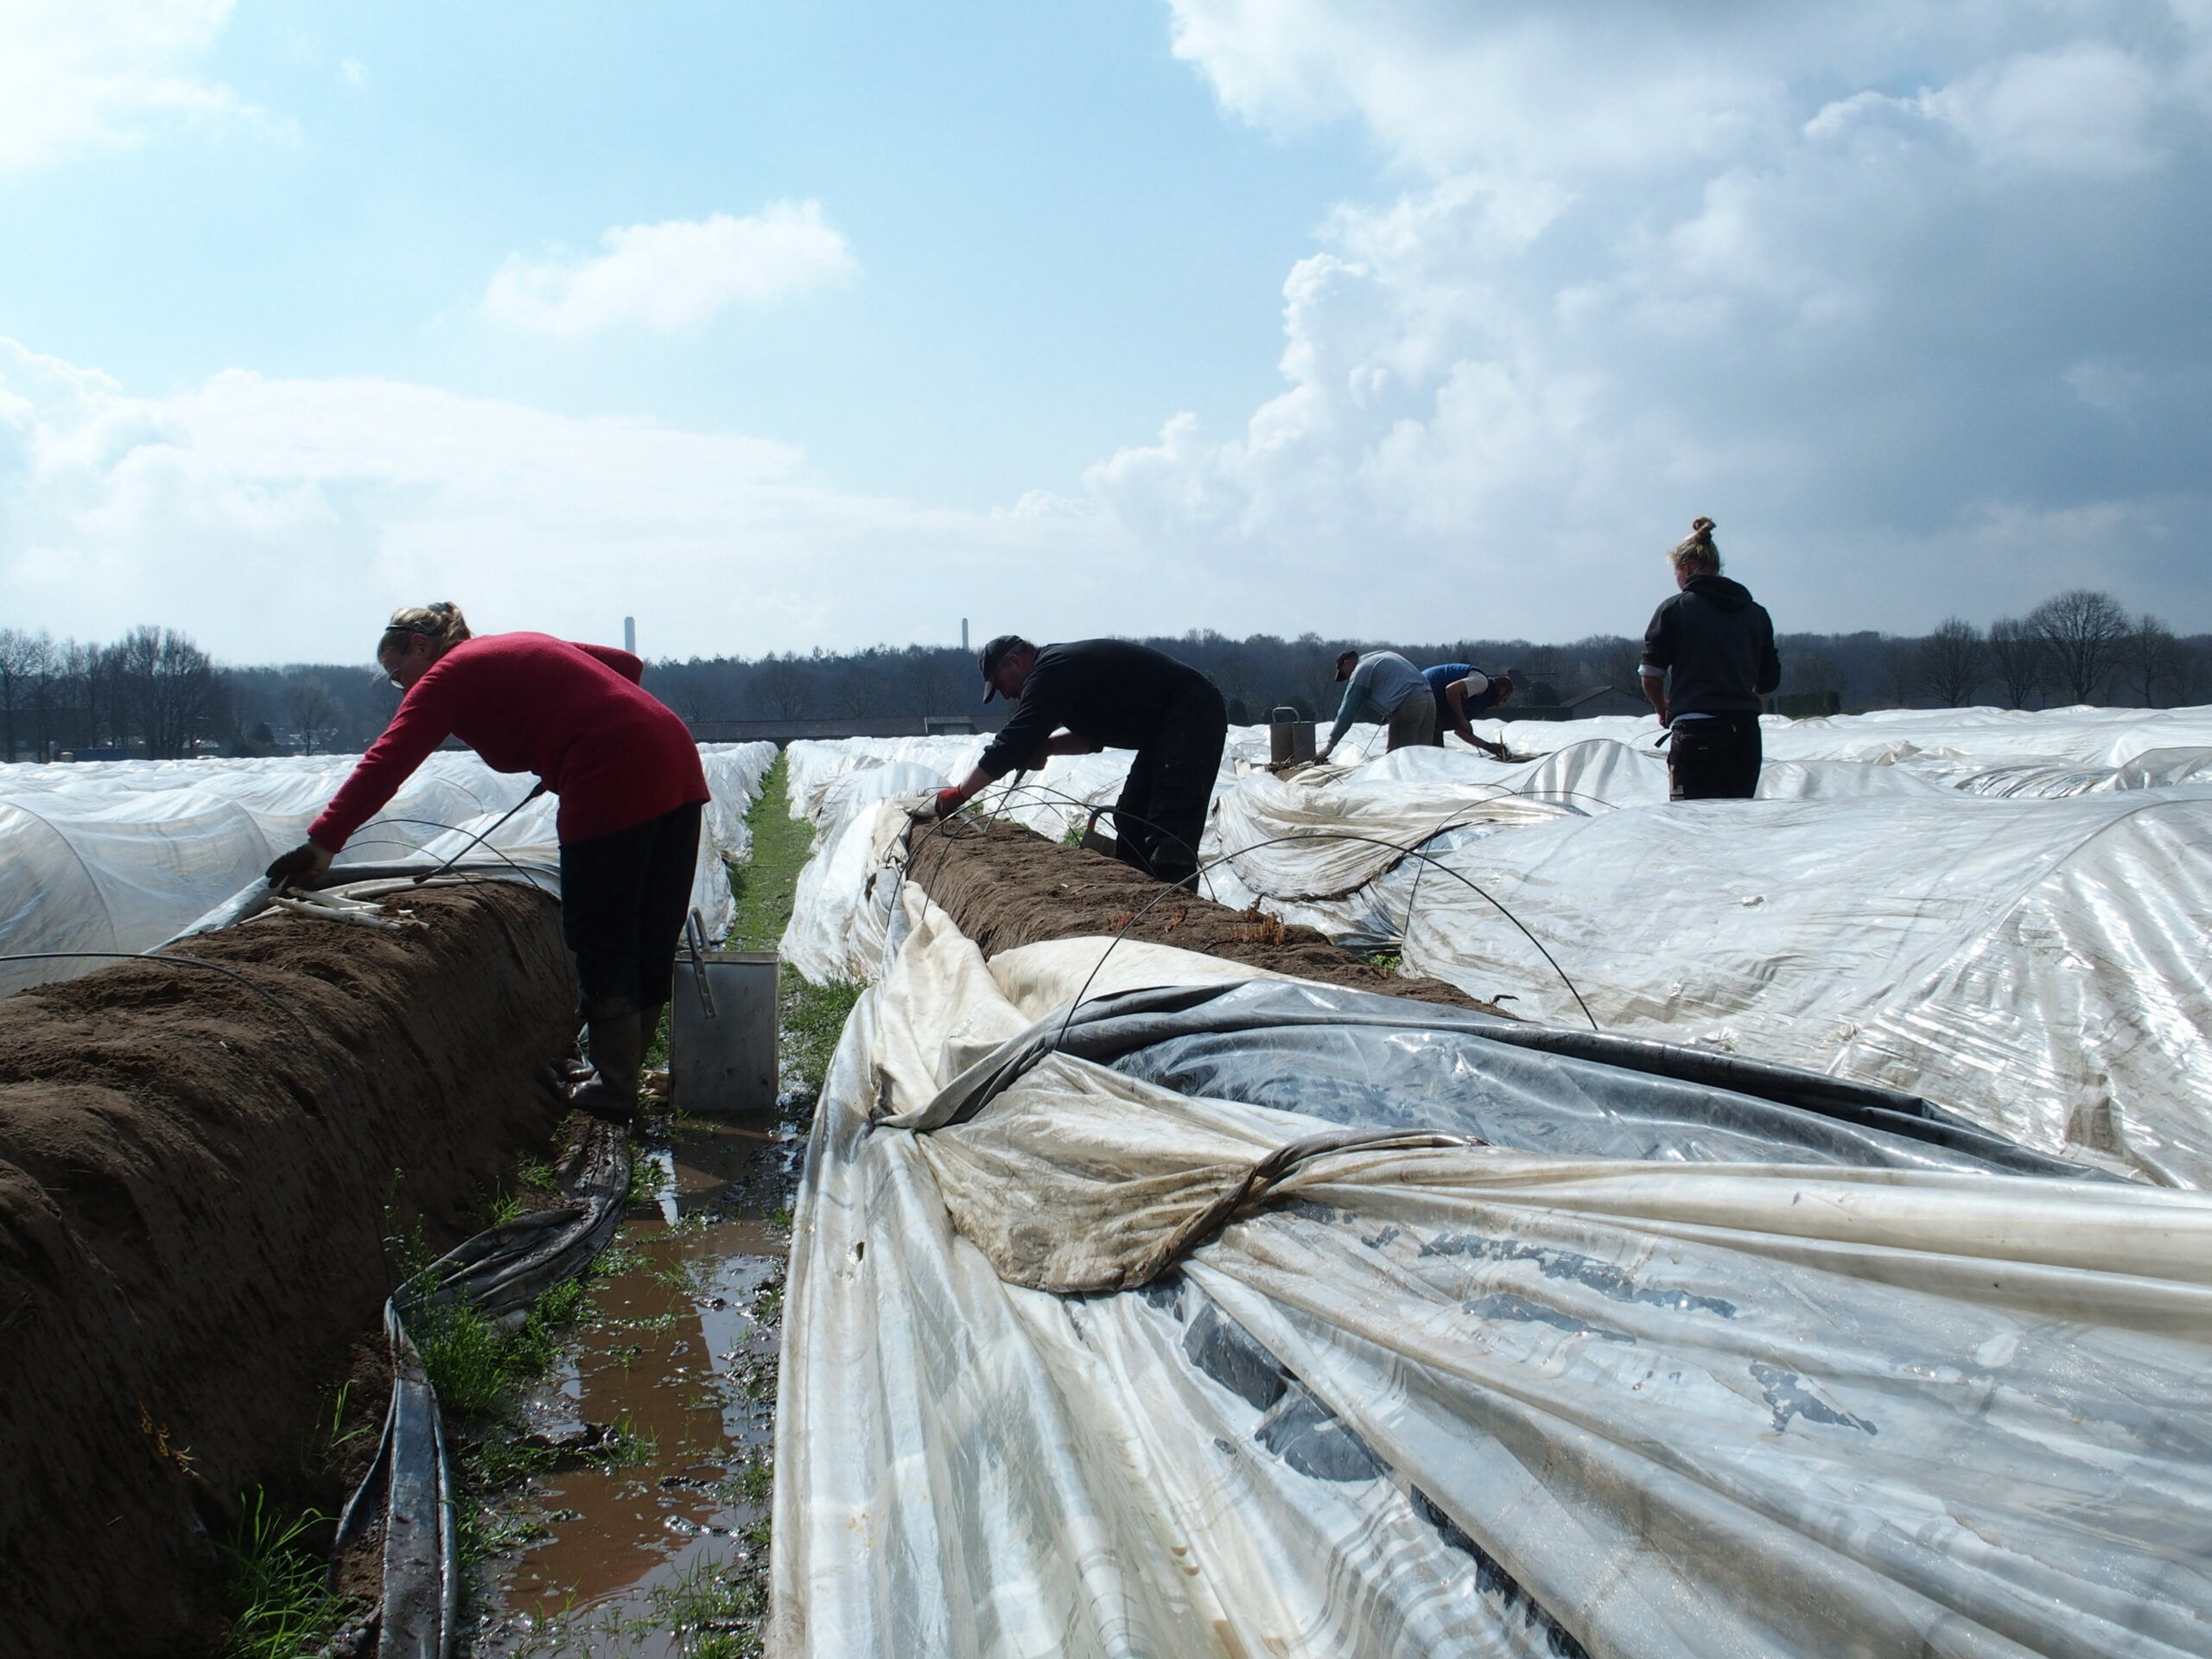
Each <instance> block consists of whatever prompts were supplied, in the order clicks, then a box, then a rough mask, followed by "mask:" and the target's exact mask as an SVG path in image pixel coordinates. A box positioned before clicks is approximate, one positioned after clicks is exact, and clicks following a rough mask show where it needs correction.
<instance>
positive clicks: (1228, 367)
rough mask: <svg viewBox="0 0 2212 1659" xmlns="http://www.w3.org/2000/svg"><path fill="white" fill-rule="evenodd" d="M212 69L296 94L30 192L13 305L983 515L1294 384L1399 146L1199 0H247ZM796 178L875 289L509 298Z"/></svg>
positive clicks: (127, 369)
mask: <svg viewBox="0 0 2212 1659" xmlns="http://www.w3.org/2000/svg"><path fill="white" fill-rule="evenodd" d="M195 67H196V69H197V72H198V73H199V74H200V75H201V76H202V77H204V78H205V79H207V80H208V81H211V82H213V83H217V84H219V85H222V86H226V87H227V88H229V89H230V90H231V91H232V92H234V93H235V94H236V95H237V97H238V99H240V100H241V101H243V102H245V103H247V104H250V105H254V106H256V107H257V108H258V109H259V110H261V111H266V112H267V117H266V121H265V123H263V122H255V121H247V122H245V123H243V124H238V125H234V126H232V128H231V129H230V130H207V129H202V130H197V131H187V132H184V133H181V134H178V135H175V136H174V137H166V138H162V139H159V140H141V141H140V142H138V143H136V144H134V145H133V146H131V147H130V149H124V150H120V151H118V150H113V149H94V150H92V152H91V153H89V154H80V155H79V156H74V157H73V158H70V159H68V160H67V161H63V162H59V163H58V164H55V165H52V166H49V167H47V168H41V169H40V170H39V171H38V172H36V173H34V174H31V175H29V176H25V177H19V178H17V179H16V180H14V181H11V182H10V183H9V184H8V185H7V186H5V187H4V188H0V246H8V247H12V248H14V249H16V250H17V254H16V256H15V257H9V258H8V259H7V260H6V261H5V263H4V264H0V319H4V327H0V332H5V333H7V334H10V336H11V337H13V338H16V339H17V340H22V341H23V342H24V343H25V344H27V345H30V346H33V347H34V348H35V349H37V350H40V351H44V352H50V353H54V355H57V356H60V357H62V358H65V359H68V360H69V361H71V362H73V363H79V364H86V365H94V366H98V367H99V368H101V369H104V370H105V371H106V372H109V373H111V374H112V375H115V376H116V377H117V378H119V379H120V380H122V381H123V382H124V384H126V385H130V386H131V387H132V388H133V389H134V390H139V391H160V390H167V389H171V388H176V387H181V386H184V385H190V384H193V383H195V382H197V381H200V380H201V379H203V378H206V377H207V376H208V375H210V374H213V373H214V372H218V371H219V370H221V369H225V368H231V367H238V366H245V367H251V368H253V369H255V370H257V371H258V372H261V373H264V374H266V375H270V376H272V377H274V376H305V377H319V378H320V377H334V376H345V375H377V376H383V377H387V378H397V379H405V380H413V381H421V382H426V383H429V384H434V385H439V386H442V387H445V388H448V389H450V390H452V391H458V392H461V393H464V394H467V395H470V396H483V397H507V398H518V399H521V400H523V401H525V402H528V403H531V404H536V405H537V406H540V407H543V408H546V409H550V410H560V411H563V412H565V413H568V414H571V415H577V416H590V415H607V414H625V415H632V416H639V417H640V418H645V419H649V420H653V421H657V422H660V423H666V424H671V425H677V426H683V427H692V428H703V429H721V430H734V431H740V432H746V433H752V434H756V435H772V436H774V437H776V438H778V439H779V440H781V441H784V442H791V443H796V444H799V445H802V446H804V448H805V449H806V451H807V454H808V456H809V458H810V461H811V462H812V463H813V466H814V467H815V469H816V470H817V473H818V475H819V476H821V477H822V478H823V480H826V481H829V482H831V483H833V484H836V485H839V486H843V487H849V488H855V489H866V490H871V491H888V492H891V493H912V494H916V495H919V496H923V497H925V498H927V499H931V500H932V501H938V502H943V503H944V504H947V505H961V506H968V507H976V508H984V507H988V505H991V504H992V503H994V502H996V501H1000V500H1002V499H1003V500H1010V499H1014V497H1016V496H1018V495H1020V493H1022V492H1023V491H1024V490H1027V489H1029V488H1031V487H1034V486H1038V485H1039V484H1043V485H1045V486H1048V487H1049V486H1055V485H1057V486H1058V487H1062V488H1068V487H1072V486H1074V485H1075V483H1076V482H1077V479H1078V477H1079V475H1080V474H1081V472H1082V469H1083V468H1084V467H1086V466H1087V465H1089V464H1090V462H1091V461H1095V460H1096V459H1097V458H1098V457H1099V456H1100V455H1101V454H1109V453H1111V451H1112V449H1113V448H1115V446H1116V444H1117V443H1119V442H1123V441H1126V440H1127V439H1128V438H1130V437H1132V436H1141V435H1145V434H1147V433H1148V432H1149V431H1150V429H1152V428H1154V426H1156V425H1157V424H1158V423H1159V421H1160V417H1161V411H1162V410H1168V411H1170V412H1172V411H1173V410H1174V409H1176V408H1179V407H1183V406H1185V405H1189V406H1191V407H1194V408H1197V409H1199V410H1205V412H1207V413H1208V414H1209V415H1211V416H1213V417H1215V418H1217V419H1219V420H1222V421H1232V420H1235V419H1236V418H1238V417H1240V416H1241V415H1242V414H1243V412H1244V411H1246V410H1249V408H1250V407H1252V406H1253V405H1254V404H1257V403H1258V402H1260V401H1261V400H1262V398H1264V397H1267V396H1268V395H1269V394H1270V393H1271V392H1272V391H1273V390H1274V380H1275V375H1274V357H1275V354H1276V353H1277V351H1278V349H1279V340H1280V334H1281V323H1280V320H1279V318H1278V316H1277V310H1278V307H1279V304H1280V292H1281V285H1282V276H1283V272H1284V271H1285V270H1287V269H1288V268H1289V266H1290V265H1291V264H1292V263H1293V262H1294V260H1295V259H1296V258H1297V257H1299V256H1300V254H1301V253H1302V252H1304V251H1306V248H1307V247H1308V246H1309V245H1310V244H1311V241H1312V238H1313V231H1314V228H1315V226H1317V225H1318V223H1319V221H1320V219H1322V218H1323V216H1324V215H1325V213H1326V212H1327V210H1328V207H1329V206H1330V203H1331V202H1332V200H1333V199H1334V198H1335V197H1336V195H1338V194H1341V193H1342V192H1343V191H1344V190H1345V189H1348V188H1351V187H1352V186H1353V185H1355V184H1356V183H1357V182H1358V181H1360V180H1361V179H1362V178H1363V176H1364V174H1365V168H1364V167H1363V164H1362V161H1361V149H1362V145H1361V143H1360V142H1359V139H1358V137H1357V134H1356V133H1352V132H1349V131H1334V132H1329V133H1325V134H1317V135H1314V136H1312V137H1307V138H1304V139H1301V140H1299V141H1295V142H1293V143H1278V142H1275V141H1274V140H1272V139H1270V138H1268V137H1266V136H1264V135H1263V134H1262V133H1260V132H1258V131H1255V130H1253V129H1252V128H1250V127H1249V126H1247V125H1245V124H1242V123H1236V122H1224V120H1222V119H1221V118H1220V116H1219V114H1218V113H1217V111H1216V109H1215V106H1214V102H1213V99H1212V96H1211V93H1210V92H1209V91H1208V89H1207V88H1206V86H1205V83H1204V81H1203V80H1202V79H1200V78H1199V77H1198V75H1196V74H1194V73H1192V70H1191V68H1190V67H1188V66H1187V65H1185V64H1182V63H1179V62H1177V61H1176V60H1174V58H1173V56H1172V54H1171V53H1170V50H1169V41H1168V31H1167V28H1166V19H1165V17H1164V15H1163V14H1161V13H1160V12H1159V11H1157V10H1152V9H1150V8H1147V7H1141V6H1128V5H1116V4H1106V3H1102V0H1069V3H1054V4H1052V5H1049V6H1044V5H1038V4H1035V3H1000V4H995V5H975V6H963V7H958V8H949V7H948V8H938V7H925V6H906V5H901V6H884V5H861V4H853V3H835V0H832V3H810V4H806V5H772V4H762V3H751V4H741V5H711V6H658V7H627V6H625V7H612V6H605V5H600V6H588V5H576V4H565V5H540V4H528V5H524V4H504V5H471V6H467V7H454V6H445V5H427V4H413V5H385V6H378V7H362V6H355V5H347V6H340V5H328V4H321V5H306V4H299V5H283V6H266V5H264V6H256V5H252V4H244V5H240V6H239V7H238V9H237V10H235V11H234V12H232V14H231V16H230V18H229V21H228V22H227V23H226V25H225V26H224V27H223V28H222V29H220V30H219V31H218V32H216V33H215V34H214V35H213V41H212V45H211V48H210V49H209V50H208V51H207V53H206V54H204V55H203V56H200V57H199V58H198V59H197V60H196V65H195ZM785 199H789V200H808V199H812V200H819V201H820V202H821V203H822V206H823V213H824V215H825V217H826V218H827V219H828V222H829V224H831V225H832V226H835V227H836V230H837V231H839V232H841V233H842V234H843V235H844V236H845V237H846V238H847V239H848V240H849V243H850V244H851V246H852V248H853V251H854V254H855V257H856V259H857V261H858V263H859V264H860V265H861V270H862V275H861V277H860V278H859V280H856V281H855V282H853V283H851V284H850V285H849V286H848V287H845V288H843V289H839V290H836V291H833V292H826V293H822V294H817V295H810V296H804V298H802V299H800V300H798V301H796V302H791V303H789V304H785V305H782V306H779V307H777V308H773V309H772V310H765V311H754V312H750V313H742V312H725V313H723V314H721V315H716V316H714V317H711V318H709V319H708V320H707V321H704V322H702V324H700V325H699V326H697V327H687V328H684V329H683V330H680V331H677V332H676V333H673V334H656V333H654V332H652V331H648V330H641V329H615V330H613V331H612V332H610V333H609V334H602V335H599V336H595V337H592V338H589V339H585V340H575V341H557V342H550V343H549V342H548V341H546V340H543V338H540V337H537V336H533V335H530V334H517V333H515V332H514V331H512V330H502V329H499V328H497V327H486V326H484V324H483V322H482V320H481V319H480V317H479V316H478V315H476V307H477V304H478V302H479V301H480V298H481V296H482V295H483V292H484V289H485V283H486V279H487V277H489V276H490V274H491V273H492V272H493V271H494V270H497V269H498V268H499V265H500V264H501V262H502V261H504V260H505V259H506V258H507V257H510V256H511V255H513V254H516V253H524V254H526V255H534V254H538V253H542V252H543V251H546V250H548V249H549V248H550V247H551V246H554V245H566V246H567V247H568V248H569V249H571V250H574V251H583V252H588V251H590V250H591V249H592V248H593V247H594V245H596V244H597V243H598V240H599V238H600V236H601V232H604V231H605V230H607V228H608V227H610V226H619V225H630V224H639V223H646V224H651V223H659V222H664V221H667V220H674V219H700V218H702V217H704V216H706V215H708V214H709V213H733V214H744V213H752V212H755V211H757V210H758V209H759V208H760V207H761V206H762V205H763V204H765V203H767V202H771V201H775V200H785ZM33 251H35V253H34V252H33ZM27 254H29V255H30V256H31V257H23V256H25V255H27Z"/></svg>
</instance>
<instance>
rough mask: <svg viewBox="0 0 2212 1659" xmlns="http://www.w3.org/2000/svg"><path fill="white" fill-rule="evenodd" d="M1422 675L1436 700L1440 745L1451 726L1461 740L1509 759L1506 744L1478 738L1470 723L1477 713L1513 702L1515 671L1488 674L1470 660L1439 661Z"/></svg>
mask: <svg viewBox="0 0 2212 1659" xmlns="http://www.w3.org/2000/svg"><path fill="white" fill-rule="evenodd" d="M1421 678H1423V679H1424V680H1427V682H1428V689H1429V691H1430V693H1431V694H1432V695H1433V696H1434V697H1435V699H1436V737H1435V742H1436V744H1437V746H1438V747H1442V746H1443V743H1444V734H1445V732H1446V730H1447V729H1449V730H1451V731H1455V732H1457V733H1459V741H1461V742H1462V743H1465V744H1469V745H1471V747H1475V748H1478V749H1480V750H1481V751H1482V752H1483V753H1484V754H1487V755H1489V756H1491V758H1493V759H1494V760H1510V759H1511V758H1512V757H1511V755H1510V753H1508V751H1507V749H1506V747H1505V745H1504V744H1503V743H1493V742H1491V741H1490V740H1489V739H1488V738H1483V737H1477V736H1476V735H1475V728H1473V726H1472V725H1471V724H1470V723H1469V722H1470V721H1473V720H1474V719H1476V718H1477V717H1478V715H1486V714H1488V713H1489V712H1490V711H1491V709H1496V708H1498V707H1501V706H1502V705H1503V704H1505V703H1508V702H1512V701H1513V671H1512V670H1511V669H1510V668H1509V669H1507V670H1506V671H1504V672H1503V674H1485V673H1484V672H1483V671H1481V670H1480V669H1478V668H1476V667H1475V666H1473V665H1472V664H1468V663H1439V664H1436V666H1435V667H1433V668H1424V669H1423V670H1421Z"/></svg>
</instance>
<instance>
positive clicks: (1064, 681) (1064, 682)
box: [937, 633, 1229, 885]
mask: <svg viewBox="0 0 2212 1659" xmlns="http://www.w3.org/2000/svg"><path fill="white" fill-rule="evenodd" d="M976 665H977V666H978V667H979V668H981V669H982V672H983V701H984V702H989V701H990V700H991V699H992V698H993V697H995V696H1006V697H1009V698H1019V699H1020V705H1021V706H1020V708H1018V709H1015V710H1014V718H1013V719H1011V720H1009V721H1007V723H1006V726H1005V728H1004V729H1003V730H1001V732H1000V733H999V734H998V735H997V736H996V737H995V738H993V739H992V740H991V742H990V745H989V747H987V748H986V749H984V751H983V754H982V759H981V760H978V761H977V762H976V769H975V770H974V771H973V772H969V774H968V776H967V777H966V778H965V779H962V780H961V782H960V783H959V784H957V785H955V786H954V787H952V788H950V789H941V790H939V791H938V795H937V815H938V817H941V818H942V817H947V816H949V815H950V814H951V813H953V812H957V811H958V810H960V807H961V806H962V804H963V803H965V802H966V801H967V800H968V799H969V798H970V797H972V796H974V795H975V794H976V792H977V791H980V790H982V789H983V788H985V787H986V786H987V785H989V784H990V783H992V782H993V781H994V780H995V779H999V778H1001V777H1003V776H1005V775H1006V774H1007V772H1012V771H1014V769H1015V768H1016V767H1020V769H1022V770H1023V771H1034V770H1035V769H1036V768H1038V767H1039V766H1043V765H1044V764H1045V761H1046V757H1048V756H1050V755H1055V754H1093V753H1096V752H1097V751H1098V750H1100V749H1135V751H1136V752H1137V756H1136V760H1135V761H1134V762H1133V763H1132V764H1131V765H1130V767H1129V777H1128V782H1127V783H1125V784H1124V785H1122V798H1121V799H1120V800H1119V801H1117V802H1116V803H1115V805H1114V849H1115V852H1116V855H1118V856H1119V857H1120V858H1121V860H1122V862H1123V863H1124V864H1128V865H1133V866H1135V868H1138V869H1140V870H1142V871H1144V872H1145V874H1147V875H1152V876H1156V877H1157V878H1159V879H1160V880H1162V881H1168V882H1180V883H1183V884H1185V885H1189V884H1190V883H1192V880H1193V878H1194V875H1195V873H1196V871H1197V869H1198V838H1199V836H1201V835H1203V834H1204V833H1205V823H1206V808H1207V806H1208V805H1209V804H1211V802H1212V800H1213V780H1214V776H1215V774H1216V773H1217V772H1219V771H1220V769H1221V751H1222V747H1223V745H1224V743H1225V742H1226V741H1228V735H1229V711H1228V709H1227V708H1226V706H1225V705H1224V703H1223V702H1222V700H1221V693H1220V692H1219V691H1217V690H1215V689H1214V683H1213V682H1212V681H1211V680H1209V679H1208V678H1206V677H1205V675H1203V674H1201V673H1199V672H1198V670H1196V669H1194V668H1192V667H1189V666H1187V665H1186V664H1182V663H1179V662H1177V661H1176V660H1175V659H1174V658H1173V657H1169V656H1166V655H1165V654H1164V653H1162V652H1157V651H1154V650H1152V649H1151V648H1150V647H1148V646H1146V645H1131V644H1129V643H1128V641H1127V640H1123V639H1082V640H1078V641H1077V642H1076V643H1075V644H1073V645H1046V647H1045V648H1044V649H1043V650H1042V651H1039V650H1038V649H1037V647H1036V646H1034V645H1031V644H1030V643H1029V642H1028V641H1027V639H1023V638H1022V637H1021V636H1020V634H1017V633H1002V634H1001V635H1000V636H999V637H998V638H997V639H994V640H992V641H991V642H990V644H988V645H985V646H984V647H983V652H982V656H981V657H980V658H977V659H976Z"/></svg>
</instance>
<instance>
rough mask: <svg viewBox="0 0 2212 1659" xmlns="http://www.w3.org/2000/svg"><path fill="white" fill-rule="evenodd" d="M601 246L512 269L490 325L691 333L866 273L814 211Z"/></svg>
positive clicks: (490, 296)
mask: <svg viewBox="0 0 2212 1659" xmlns="http://www.w3.org/2000/svg"><path fill="white" fill-rule="evenodd" d="M600 240H601V245H602V246H603V247H604V248H605V249H606V251H605V252H604V253H601V254H600V255H598V256H596V257H593V258H589V259H584V260H569V259H556V260H549V261H544V262H537V263H533V262H531V261H529V260H525V259H522V258H520V257H516V258H513V259H510V260H509V261H508V262H507V264H506V265H505V268H503V269H502V270H500V271H499V274H498V275H497V276H495V277H493V279H492V283H491V286H490V287H489V288H488V289H486V291H485V295H484V312H485V315H486V316H489V317H491V318H492V319H493V320H494V321H499V322H503V323H506V324H509V325H511V326H512V327H518V328H525V329H529V330H530V331H531V332H532V333H535V334H561V335H569V336H575V335H580V334H596V333H598V332H600V331H601V330H602V329H606V328H612V327H619V326H621V325H623V324H638V325H642V326H643V327H648V328H657V329H664V330H666V329H678V328H690V327H696V326H698V325H699V324H701V323H702V322H704V321H707V320H708V319H709V318H710V317H712V316H713V315H715V313H716V312H718V311H720V310H721V309H722V308H724V307H726V306H730V305H756V306H757V305H766V304H769V303H772V302H775V301H778V300H781V299H786V298H789V297H790V296H793V295H797V294H801V293H804V292H806V291H808V290H809V289H819V288H828V287H834V286H836V285H838V284H841V283H849V282H850V281H852V280H853V278H854V277H855V276H857V275H858V273H859V270H860V266H859V264H858V262H857V261H855V259H854V257H853V254H852V250H851V249H850V247H849V246H848V245H847V244H846V241H845V238H844V237H843V235H842V234H841V233H840V232H836V231H835V230H832V229H831V228H830V227H829V226H828V225H825V224H824V223H823V219H822V206H821V204H820V203H819V202H814V201H804V202H793V201H778V202H771V203H770V204H769V205H768V206H767V207H765V208H763V209H762V210H761V211H760V213H754V214H748V215H747V216H746V217H744V218H742V219H734V218H732V217H730V216H729V215H728V214H727V213H716V214H714V215H713V216H712V217H710V218H708V219H669V220H667V221H665V222H664V223H662V224H658V225H631V226H618V227H617V228H615V229H613V230H611V231H609V232H607V234H606V235H605V236H603V237H602V238H600Z"/></svg>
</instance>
